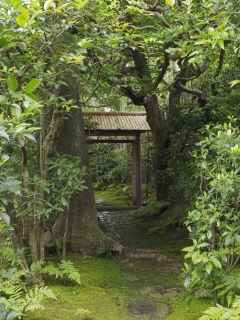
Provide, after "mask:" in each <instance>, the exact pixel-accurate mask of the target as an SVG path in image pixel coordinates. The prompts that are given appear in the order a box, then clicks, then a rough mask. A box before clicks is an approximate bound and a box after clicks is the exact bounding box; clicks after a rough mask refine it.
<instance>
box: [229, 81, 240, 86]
mask: <svg viewBox="0 0 240 320" xmlns="http://www.w3.org/2000/svg"><path fill="white" fill-rule="evenodd" d="M230 83H231V87H233V86H235V85H236V84H239V83H240V80H233V81H231V82H230Z"/></svg>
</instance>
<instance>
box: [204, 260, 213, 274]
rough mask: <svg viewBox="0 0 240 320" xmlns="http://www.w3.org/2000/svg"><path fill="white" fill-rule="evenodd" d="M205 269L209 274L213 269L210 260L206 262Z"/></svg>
mask: <svg viewBox="0 0 240 320" xmlns="http://www.w3.org/2000/svg"><path fill="white" fill-rule="evenodd" d="M205 270H206V271H207V273H208V274H210V273H211V271H212V264H211V262H208V263H207V264H206V266H205Z"/></svg>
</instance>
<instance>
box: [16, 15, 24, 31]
mask: <svg viewBox="0 0 240 320" xmlns="http://www.w3.org/2000/svg"><path fill="white" fill-rule="evenodd" d="M16 22H17V24H18V25H19V26H20V27H21V28H24V27H25V26H26V24H27V22H26V20H25V18H24V16H23V15H21V14H19V15H18V16H17V18H16Z"/></svg>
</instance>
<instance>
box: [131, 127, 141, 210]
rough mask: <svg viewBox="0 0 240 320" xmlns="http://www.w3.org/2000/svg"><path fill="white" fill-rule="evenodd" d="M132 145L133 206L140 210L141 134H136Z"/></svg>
mask: <svg viewBox="0 0 240 320" xmlns="http://www.w3.org/2000/svg"><path fill="white" fill-rule="evenodd" d="M135 141H136V142H135V143H133V144H132V204H133V205H135V206H137V207H138V208H139V207H141V205H142V150H141V133H136V135H135Z"/></svg>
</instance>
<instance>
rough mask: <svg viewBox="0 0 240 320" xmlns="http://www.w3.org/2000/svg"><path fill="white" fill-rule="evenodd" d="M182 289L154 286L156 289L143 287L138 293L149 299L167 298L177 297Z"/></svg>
mask: <svg viewBox="0 0 240 320" xmlns="http://www.w3.org/2000/svg"><path fill="white" fill-rule="evenodd" d="M183 291H184V289H183V288H182V287H167V286H156V287H150V286H149V287H143V288H141V289H139V292H140V293H141V294H142V295H144V296H146V297H151V298H169V297H176V296H179V295H180V294H181V293H182V292H183Z"/></svg>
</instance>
